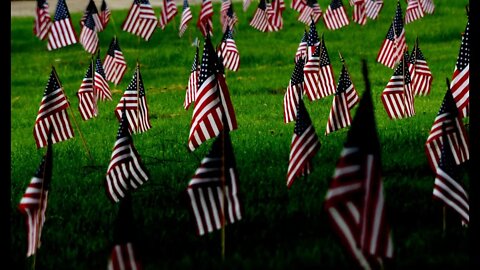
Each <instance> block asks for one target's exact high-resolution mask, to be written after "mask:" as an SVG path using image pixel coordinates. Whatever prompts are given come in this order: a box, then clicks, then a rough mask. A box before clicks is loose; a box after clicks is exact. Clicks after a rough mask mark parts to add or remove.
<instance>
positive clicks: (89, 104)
mask: <svg viewBox="0 0 480 270" xmlns="http://www.w3.org/2000/svg"><path fill="white" fill-rule="evenodd" d="M77 97H78V110H79V111H80V115H81V116H82V119H83V120H85V121H86V120H88V119H91V118H93V117H95V116H97V113H98V109H97V99H96V97H95V93H94V90H93V60H92V62H91V63H89V65H88V69H87V72H86V73H85V77H83V81H82V84H81V85H80V89H78V92H77Z"/></svg>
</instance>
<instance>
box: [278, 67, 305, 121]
mask: <svg viewBox="0 0 480 270" xmlns="http://www.w3.org/2000/svg"><path fill="white" fill-rule="evenodd" d="M304 63H305V62H304V58H300V59H298V61H297V63H295V68H294V69H293V73H292V77H291V79H290V82H289V83H288V87H287V91H286V92H285V96H284V97H283V121H284V122H285V123H290V122H291V121H293V120H295V119H297V108H298V103H299V102H300V98H301V96H302V94H303V82H304V81H303V79H304V78H303V67H304Z"/></svg>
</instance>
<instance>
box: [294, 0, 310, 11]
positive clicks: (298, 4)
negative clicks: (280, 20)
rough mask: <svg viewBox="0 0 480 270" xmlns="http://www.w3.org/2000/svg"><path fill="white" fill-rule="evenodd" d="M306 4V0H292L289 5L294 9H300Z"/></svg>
mask: <svg viewBox="0 0 480 270" xmlns="http://www.w3.org/2000/svg"><path fill="white" fill-rule="evenodd" d="M306 5H307V0H292V2H290V7H291V8H292V9H293V10H295V11H298V12H300V11H302V9H303V8H304V7H305V6H306Z"/></svg>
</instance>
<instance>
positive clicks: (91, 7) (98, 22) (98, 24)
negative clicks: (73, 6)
mask: <svg viewBox="0 0 480 270" xmlns="http://www.w3.org/2000/svg"><path fill="white" fill-rule="evenodd" d="M89 15H91V16H92V18H93V21H94V25H95V31H97V32H101V31H103V23H102V19H101V18H100V14H99V13H98V9H97V6H96V5H95V2H94V1H93V0H90V1H89V2H88V6H87V8H86V9H85V11H84V13H83V16H82V18H81V19H80V25H81V27H82V28H83V27H84V25H85V22H86V20H87V17H88V16H89Z"/></svg>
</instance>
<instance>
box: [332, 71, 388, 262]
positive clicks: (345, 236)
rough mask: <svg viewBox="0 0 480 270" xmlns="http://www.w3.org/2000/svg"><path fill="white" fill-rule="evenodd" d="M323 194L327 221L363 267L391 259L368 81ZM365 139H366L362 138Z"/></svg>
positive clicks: (378, 146) (376, 136)
mask: <svg viewBox="0 0 480 270" xmlns="http://www.w3.org/2000/svg"><path fill="white" fill-rule="evenodd" d="M365 70H366V66H365V62H364V76H365V80H366V82H365V84H366V90H365V92H364V94H363V97H362V99H361V100H360V105H359V107H358V109H357V112H356V114H355V117H354V118H353V121H352V126H351V127H350V130H349V131H348V135H347V141H346V142H345V144H344V147H343V150H342V153H341V154H340V158H339V160H338V162H337V166H336V168H335V173H334V175H333V179H332V182H330V187H329V189H328V191H327V195H326V198H325V205H324V206H325V210H326V212H327V214H328V217H329V219H330V224H331V226H332V228H333V229H334V231H335V232H336V233H337V235H338V237H339V238H340V241H341V243H342V244H343V246H344V248H345V249H346V250H347V251H348V252H349V254H350V255H351V256H352V257H353V259H354V260H355V261H356V262H357V263H358V265H359V266H360V267H361V268H362V269H381V265H382V264H383V259H390V258H392V257H393V241H392V237H391V232H390V228H389V226H388V223H387V217H386V207H385V196H384V194H383V183H382V176H381V171H382V168H381V166H382V164H381V157H380V143H379V140H378V134H377V130H376V124H375V116H374V108H373V103H372V96H371V93H370V83H369V82H368V81H367V80H368V78H367V74H366V71H365ZM365 138H368V140H366V139H365Z"/></svg>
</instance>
